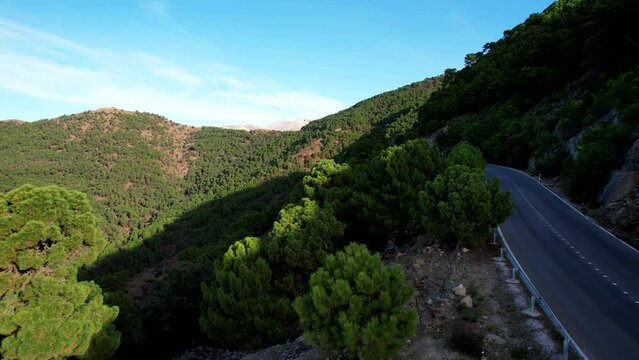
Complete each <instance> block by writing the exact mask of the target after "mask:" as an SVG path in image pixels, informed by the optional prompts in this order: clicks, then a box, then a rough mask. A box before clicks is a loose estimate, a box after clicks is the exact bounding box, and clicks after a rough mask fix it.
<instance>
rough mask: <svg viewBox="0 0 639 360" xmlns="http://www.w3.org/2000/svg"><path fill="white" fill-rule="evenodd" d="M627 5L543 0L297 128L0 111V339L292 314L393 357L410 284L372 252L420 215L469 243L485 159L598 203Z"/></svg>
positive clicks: (498, 195)
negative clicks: (463, 51) (491, 36)
mask: <svg viewBox="0 0 639 360" xmlns="http://www.w3.org/2000/svg"><path fill="white" fill-rule="evenodd" d="M637 15H639V5H637V4H635V3H634V2H632V1H629V0H614V1H595V0H580V1H578V0H563V1H558V2H556V3H554V4H553V5H551V6H550V7H549V8H548V9H547V10H545V11H544V12H543V13H541V14H533V15H531V16H530V17H529V18H528V19H527V20H526V21H525V22H524V23H523V24H521V25H518V26H516V27H515V28H513V29H512V30H508V31H505V32H504V36H503V38H502V39H499V40H498V41H495V42H491V43H487V44H486V45H485V46H484V48H483V49H482V51H480V52H477V53H473V54H468V55H467V56H466V59H465V60H466V66H465V67H464V68H463V69H461V70H455V69H449V70H446V72H445V73H444V74H443V75H442V76H439V77H435V78H431V79H426V80H423V81H420V82H416V83H414V84H411V85H408V86H405V87H402V88H399V89H397V90H394V91H390V92H387V93H383V94H380V95H377V96H375V97H373V98H370V99H367V100H364V101H362V102H360V103H358V104H355V105H354V106H353V107H351V108H349V109H346V110H344V111H341V112H338V113H336V114H333V115H330V116H327V117H325V118H323V119H319V120H316V121H313V122H311V123H309V124H308V125H306V126H305V127H304V128H302V130H300V131H297V132H275V131H263V130H254V131H242V130H229V129H219V128H208V127H205V128H193V127H187V126H183V125H179V124H176V123H173V122H171V121H169V120H167V119H165V118H163V117H160V116H157V115H153V114H148V113H139V112H128V111H123V110H116V109H101V110H96V111H90V112H85V113H81V114H75V115H69V116H62V117H59V118H56V119H52V120H41V121H38V122H34V123H15V122H0V169H1V170H2V171H0V246H1V247H0V249H1V251H0V271H1V272H0V311H1V312H2V313H3V314H10V315H9V316H3V318H2V319H0V339H1V341H2V345H1V352H2V355H3V357H4V358H38V359H44V358H56V357H69V356H76V357H87V358H105V357H110V356H113V357H115V358H123V359H124V358H169V357H172V356H175V355H179V354H180V353H181V352H182V351H184V350H185V349H188V348H191V347H194V346H198V345H201V344H211V345H214V346H216V347H220V348H227V349H242V350H248V349H255V348H259V347H263V346H267V345H270V344H274V343H278V342H282V341H286V340H289V339H292V338H295V337H297V336H298V335H299V334H301V333H304V334H305V335H306V338H307V339H309V340H310V341H312V342H313V343H314V344H316V345H318V346H319V347H320V348H322V349H324V350H326V351H328V352H331V351H338V352H342V353H344V354H346V355H347V356H353V357H361V358H367V359H376V358H388V357H390V356H392V355H393V354H395V353H396V352H397V351H398V350H399V349H400V348H401V346H402V343H403V339H405V338H407V337H410V336H411V334H413V333H414V331H415V314H414V312H412V311H410V310H409V309H408V308H406V307H405V306H404V305H405V304H406V302H407V301H409V300H410V298H411V296H412V294H413V290H412V288H411V287H410V286H409V285H408V284H407V283H406V282H405V280H404V276H403V273H402V271H401V269H399V268H397V267H393V266H387V265H384V264H383V262H382V260H381V259H380V257H379V256H378V255H375V252H376V251H381V250H383V249H384V247H385V246H386V245H387V244H388V242H389V241H394V242H410V241H412V239H414V238H415V237H417V236H418V235H420V234H424V233H427V234H431V235H433V236H435V237H436V238H437V239H439V241H440V242H441V243H442V244H450V245H451V246H455V245H463V246H468V247H472V246H480V245H482V244H483V243H484V242H485V241H486V238H487V236H488V232H489V229H490V227H492V226H495V225H496V224H499V223H500V222H502V221H503V220H504V219H505V218H506V217H507V216H508V215H509V214H510V211H511V208H512V205H511V203H510V199H509V195H508V194H507V193H504V192H501V191H500V190H499V184H498V183H497V182H496V181H488V180H487V179H486V177H485V175H484V173H483V167H484V165H485V163H486V161H488V162H491V163H499V164H505V165H509V166H513V167H518V168H521V169H528V170H530V171H531V172H541V173H542V174H544V175H553V176H554V175H561V177H562V178H564V179H566V184H565V186H566V189H567V191H568V192H569V193H570V195H571V196H572V197H573V199H575V200H577V201H583V202H587V201H590V202H592V203H593V204H594V205H596V204H595V203H596V199H597V194H598V192H599V191H600V189H601V188H602V187H603V186H604V185H605V183H606V182H607V180H608V176H609V173H610V171H612V170H616V169H622V168H623V167H624V166H626V165H625V163H626V162H627V161H626V160H627V155H626V154H627V152H628V149H629V148H630V147H631V145H632V144H633V143H634V142H635V141H636V140H637V138H638V137H639V130H638V126H639V120H638V119H637V116H639V112H638V111H639V102H638V100H637V99H639V97H638V95H639V68H637V64H639V34H638V31H639V30H637V28H636V27H635V26H633V25H632V24H633V20H634V19H635V18H636V17H637ZM631 170H638V169H631ZM583 179H588V180H587V181H582V180H583ZM23 184H30V185H24V186H23ZM50 185H55V186H50ZM58 186H60V187H58ZM61 187H62V188H61ZM14 189H15V190H14ZM65 189H68V190H65ZM82 193H84V194H86V196H85V195H82ZM34 209H35V210H34ZM360 274H368V276H362V275H360ZM64 303H69V304H71V305H70V306H66V307H65V306H63V305H62V304H64ZM37 312H46V313H48V314H51V316H50V318H51V319H52V320H51V321H52V322H51V323H46V324H43V323H39V322H36V321H30V319H31V318H33V316H34V315H33V314H35V313H37ZM336 314H337V315H336ZM64 319H74V321H75V320H77V322H73V323H69V324H66V325H65V326H62V324H63V323H64ZM25 321H30V323H31V324H32V326H33V329H29V328H28V327H25V326H24V325H23V324H25ZM52 324H57V325H52ZM56 326H57V327H56ZM51 328H56V329H57V328H59V331H57V332H48V330H47V329H51ZM80 328H81V329H82V331H78V330H77V329H80ZM335 334H342V335H343V336H336V335H335ZM344 334H346V335H348V336H346V335H344ZM36 337H49V338H50V342H49V343H38V345H37V346H36V345H34V340H33V339H34V338H36ZM70 339H71V340H73V342H72V344H71V345H70V344H69V343H67V342H68V341H69V340H70ZM373 339H377V341H373ZM382 340H383V341H382ZM65 341H67V342H65Z"/></svg>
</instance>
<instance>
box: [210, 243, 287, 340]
mask: <svg viewBox="0 0 639 360" xmlns="http://www.w3.org/2000/svg"><path fill="white" fill-rule="evenodd" d="M260 247H261V241H260V239H258V238H255V237H247V238H245V239H243V240H241V241H237V242H236V243H235V244H233V245H231V246H230V247H229V249H228V251H227V252H226V254H224V257H223V258H222V260H217V261H216V262H215V279H214V280H213V281H212V282H211V284H210V285H207V284H205V283H202V294H203V303H202V309H201V310H202V316H201V317H200V325H201V326H202V329H203V330H204V332H205V333H206V335H207V336H208V337H209V338H211V339H213V340H215V341H217V342H219V343H220V344H221V345H222V346H225V347H231V348H257V347H260V346H264V345H269V344H273V343H277V342H280V341H283V340H286V339H287V337H288V336H290V333H291V332H290V329H289V326H290V325H291V323H292V322H293V321H294V319H295V316H294V313H293V311H292V307H291V303H290V300H289V299H288V298H286V297H283V296H278V295H277V294H275V289H274V285H273V278H272V272H271V269H270V267H269V265H268V263H267V262H266V260H265V259H264V258H262V257H261V255H260V254H261V249H260Z"/></svg>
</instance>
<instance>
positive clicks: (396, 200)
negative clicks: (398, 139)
mask: <svg viewBox="0 0 639 360" xmlns="http://www.w3.org/2000/svg"><path fill="white" fill-rule="evenodd" d="M440 171H441V159H440V154H439V150H438V149H437V148H436V147H433V146H430V145H429V144H428V142H427V141H426V140H423V139H416V140H411V141H408V142H406V143H405V144H402V145H399V146H393V147H390V148H388V149H386V150H385V151H383V152H382V153H381V154H380V156H378V157H377V158H375V159H373V161H372V162H371V164H370V165H369V166H368V167H367V169H366V170H365V173H364V174H365V176H364V180H363V181H360V182H359V183H358V184H356V188H357V191H356V193H355V199H354V201H355V202H356V203H357V205H358V207H359V208H361V211H362V216H363V218H364V219H365V221H366V222H368V223H370V225H371V228H372V229H373V232H375V233H376V234H377V235H381V236H382V237H385V235H388V234H390V233H392V232H393V231H397V230H401V231H403V232H413V231H418V230H420V227H421V223H420V221H419V218H418V217H417V218H416V217H415V216H413V214H414V211H415V209H416V208H417V203H418V199H419V192H420V191H421V190H424V189H425V187H426V183H427V182H428V181H430V180H432V179H433V178H434V177H435V176H436V175H437V174H438V173H439V172H440Z"/></svg>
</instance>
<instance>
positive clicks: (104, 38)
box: [0, 0, 552, 126]
mask: <svg viewBox="0 0 639 360" xmlns="http://www.w3.org/2000/svg"><path fill="white" fill-rule="evenodd" d="M551 2H552V1H549V0H499V1H498V0H483V1H477V0H465V1H461V0H453V1H337V0H336V1H317V0H315V1H304V0H298V1H243V0H236V1H187V0H184V1H106V0H101V1H70V0H65V1H34V0H22V1H12V0H0V119H9V118H17V119H22V120H38V119H42V118H52V117H57V116H59V115H62V114H71V113H75V112H81V111H85V110H90V109H96V108H100V107H110V106H114V107H118V108H124V109H127V110H140V111H149V112H154V113H158V114H161V115H164V116H167V117H168V118H170V119H172V120H174V121H177V122H179V123H183V124H189V125H198V126H200V125H211V126H222V125H231V124H255V125H264V124H267V123H270V122H274V121H280V120H301V119H317V118H319V117H322V116H324V115H327V114H330V113H333V112H335V111H338V110H340V109H343V108H346V107H349V106H351V105H353V104H354V103H355V102H357V101H359V100H362V99H365V98H368V97H370V96H373V95H375V94H378V93H380V92H383V91H387V90H392V89H395V88H397V87H400V86H402V85H406V84H409V83H411V82H414V81H418V80H421V79H423V78H425V77H430V76H434V75H438V74H440V73H442V72H443V70H444V69H446V68H451V67H456V68H460V67H462V66H463V58H464V55H465V54H466V53H469V52H475V51H479V50H481V48H482V45H483V44H484V43H486V42H489V41H495V40H497V39H499V38H500V37H501V35H502V32H503V31H504V30H506V29H510V28H512V27H513V26H514V25H516V24H518V23H520V22H522V21H523V20H525V19H526V17H527V16H528V15H529V14H530V13H533V12H540V11H542V10H543V9H545V8H546V7H547V6H548V5H549V4H550V3H551Z"/></svg>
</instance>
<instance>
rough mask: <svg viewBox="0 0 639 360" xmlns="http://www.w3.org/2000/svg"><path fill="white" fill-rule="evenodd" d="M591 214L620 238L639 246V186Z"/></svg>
mask: <svg viewBox="0 0 639 360" xmlns="http://www.w3.org/2000/svg"><path fill="white" fill-rule="evenodd" d="M589 215H590V216H592V217H593V218H594V219H596V220H597V222H599V223H600V224H601V225H603V226H604V227H605V228H607V229H608V230H610V231H612V232H613V233H614V234H615V235H617V236H618V237H619V238H621V239H623V240H625V241H626V242H628V243H629V244H630V245H632V246H634V247H636V248H639V236H637V234H639V188H635V189H634V191H631V192H630V193H628V194H626V196H625V197H624V198H623V199H622V200H620V201H613V202H611V203H610V204H608V205H606V206H603V207H601V208H599V209H597V210H593V211H591V212H590V214H589Z"/></svg>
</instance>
